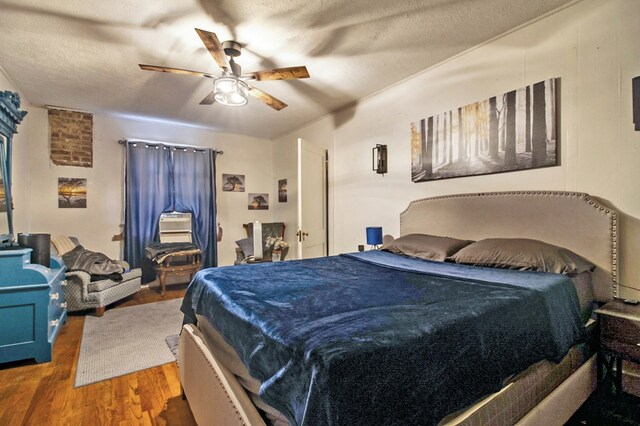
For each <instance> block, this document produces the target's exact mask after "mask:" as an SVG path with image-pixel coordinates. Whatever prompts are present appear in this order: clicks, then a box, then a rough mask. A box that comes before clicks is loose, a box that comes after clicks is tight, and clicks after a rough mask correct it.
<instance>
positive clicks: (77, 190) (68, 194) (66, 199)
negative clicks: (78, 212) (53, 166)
mask: <svg viewBox="0 0 640 426" xmlns="http://www.w3.org/2000/svg"><path fill="white" fill-rule="evenodd" d="M58 208H61V209H68V208H75V209H86V208H87V180H86V179H81V178H58Z"/></svg>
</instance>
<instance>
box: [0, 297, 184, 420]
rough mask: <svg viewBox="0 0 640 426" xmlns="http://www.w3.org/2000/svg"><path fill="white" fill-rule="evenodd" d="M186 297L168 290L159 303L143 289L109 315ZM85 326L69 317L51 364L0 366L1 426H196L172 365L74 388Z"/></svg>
mask: <svg viewBox="0 0 640 426" xmlns="http://www.w3.org/2000/svg"><path fill="white" fill-rule="evenodd" d="M184 291H185V286H183V285H172V286H169V287H168V288H167V294H166V295H165V296H164V297H162V296H160V294H159V292H158V290H156V289H143V290H141V291H140V292H138V294H137V295H136V296H135V297H131V298H128V299H125V300H124V301H123V302H121V303H119V304H117V305H116V306H113V307H109V309H118V308H121V307H125V306H133V305H139V304H143V303H151V302H157V301H160V300H168V299H173V298H177V297H182V296H183V295H184ZM88 315H93V313H88ZM83 326H84V315H70V316H69V319H68V321H67V323H66V324H65V325H64V326H63V327H62V329H61V331H60V334H59V335H58V338H57V340H56V343H55V346H54V349H53V360H52V361H51V362H49V363H44V364H35V363H33V362H31V361H29V362H26V361H25V362H17V363H10V364H2V365H0V425H2V426H5V425H6V426H13V425H139V424H143V425H195V421H194V419H193V416H192V415H191V411H190V410H189V406H188V404H187V402H186V401H184V400H182V398H181V396H180V380H179V378H178V369H177V366H176V364H175V363H171V364H165V365H161V366H159V367H154V368H150V369H148V370H143V371H138V372H136V373H131V374H128V375H126V376H121V377H116V378H113V379H110V380H105V381H103V382H99V383H94V384H91V385H87V386H83V387H80V388H74V387H73V383H74V380H75V371H76V365H77V363H78V354H79V352H80V340H81V337H82V328H83Z"/></svg>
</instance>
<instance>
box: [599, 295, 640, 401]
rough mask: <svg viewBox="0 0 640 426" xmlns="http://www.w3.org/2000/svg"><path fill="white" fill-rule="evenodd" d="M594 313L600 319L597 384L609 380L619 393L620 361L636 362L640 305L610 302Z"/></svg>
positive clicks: (638, 357)
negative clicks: (614, 367) (614, 366)
mask: <svg viewBox="0 0 640 426" xmlns="http://www.w3.org/2000/svg"><path fill="white" fill-rule="evenodd" d="M596 314H598V318H599V320H600V349H599V350H598V382H599V384H605V385H606V383H608V380H609V378H611V379H612V380H613V385H614V387H615V390H616V393H617V394H620V393H622V360H623V359H624V360H627V361H632V362H638V363H640V305H628V304H625V303H623V302H622V301H621V300H614V301H612V302H609V303H607V304H606V305H604V306H603V307H602V308H600V309H597V310H596ZM614 363H615V365H616V369H615V371H614V370H613V365H614Z"/></svg>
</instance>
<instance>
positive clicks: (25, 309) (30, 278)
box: [0, 249, 67, 363]
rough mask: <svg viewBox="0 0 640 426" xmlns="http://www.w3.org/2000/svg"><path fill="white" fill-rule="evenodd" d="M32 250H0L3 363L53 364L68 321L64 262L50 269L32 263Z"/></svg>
mask: <svg viewBox="0 0 640 426" xmlns="http://www.w3.org/2000/svg"><path fill="white" fill-rule="evenodd" d="M30 256H31V249H18V250H0V363H4V362H10V361H17V360H21V359H29V358H35V360H36V362H48V361H51V352H52V349H53V344H54V342H55V340H56V337H57V335H58V332H59V330H60V327H62V324H63V323H64V322H65V321H66V319H67V310H66V304H65V303H64V290H63V288H64V285H65V284H66V283H65V281H64V271H65V267H64V264H63V262H62V259H60V258H59V257H56V256H53V257H51V268H47V267H45V266H42V265H35V264H33V265H32V264H31V263H30Z"/></svg>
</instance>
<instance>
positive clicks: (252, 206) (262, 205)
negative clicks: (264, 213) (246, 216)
mask: <svg viewBox="0 0 640 426" xmlns="http://www.w3.org/2000/svg"><path fill="white" fill-rule="evenodd" d="M249 210H269V194H253V193H249Z"/></svg>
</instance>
